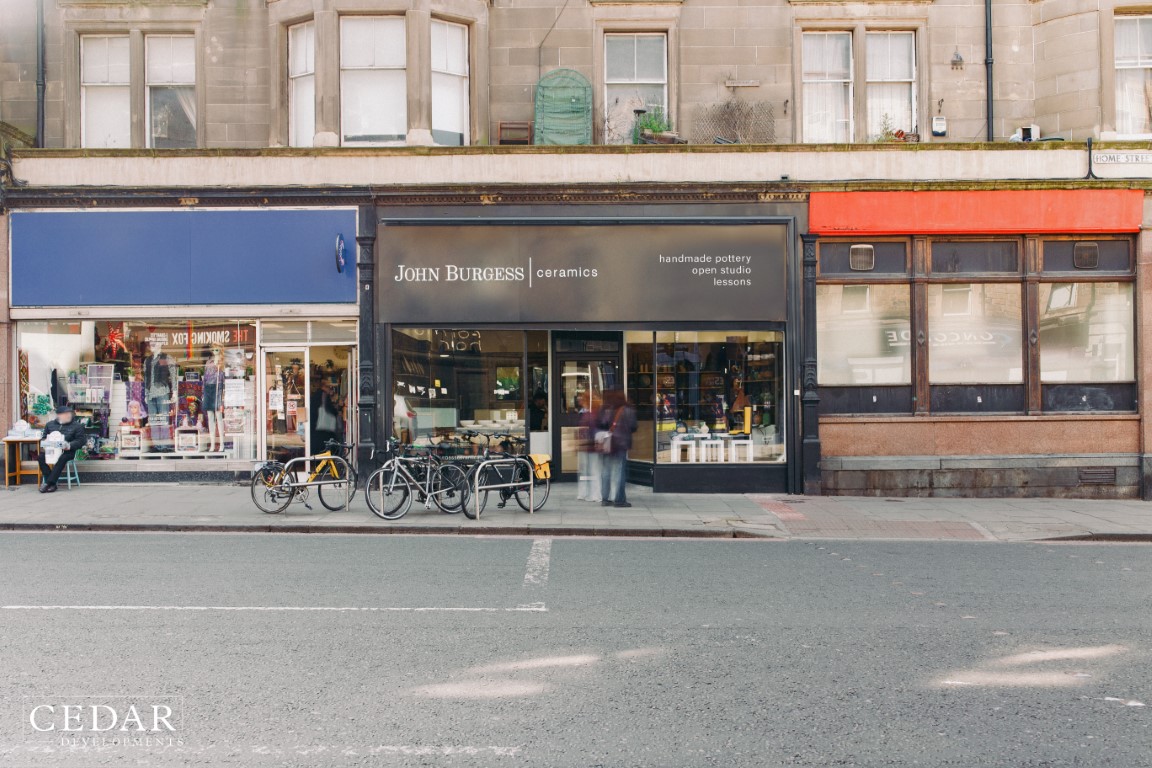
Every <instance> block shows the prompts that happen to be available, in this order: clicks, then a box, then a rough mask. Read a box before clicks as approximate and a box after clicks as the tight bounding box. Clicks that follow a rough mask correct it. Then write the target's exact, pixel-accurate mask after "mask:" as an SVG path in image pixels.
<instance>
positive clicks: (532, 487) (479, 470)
mask: <svg viewBox="0 0 1152 768" xmlns="http://www.w3.org/2000/svg"><path fill="white" fill-rule="evenodd" d="M518 465H523V466H524V467H525V468H526V469H527V479H526V480H522V481H518V480H516V470H515V469H513V471H512V481H511V482H507V483H491V484H485V485H481V484H480V478H481V477H482V476H483V475H484V470H486V469H488V468H489V467H501V466H504V467H513V468H515V467H517V466H518ZM497 472H499V470H497ZM534 472H535V467H533V466H532V462H531V461H529V460H528V459H526V458H524V457H523V456H507V457H502V458H499V459H488V458H486V459H484V460H483V461H481V462H480V463H479V464H477V465H476V480H475V483H474V485H473V488H472V491H473V493H475V494H476V500H475V502H474V503H475V505H476V519H477V520H479V519H480V491H496V490H502V489H505V488H508V489H514V490H521V489H523V488H525V487H527V489H528V514H532V511H533V510H534V509H536V482H535V480H536V478H535V475H534ZM497 477H499V475H497Z"/></svg>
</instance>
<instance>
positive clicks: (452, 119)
mask: <svg viewBox="0 0 1152 768" xmlns="http://www.w3.org/2000/svg"><path fill="white" fill-rule="evenodd" d="M468 122H469V113H468V27H466V26H464V25H463V24H451V23H449V22H447V21H440V20H438V19H433V20H432V139H433V140H434V141H435V142H436V143H437V144H446V145H449V146H456V147H459V146H463V145H465V144H467V143H468V134H469V131H468Z"/></svg>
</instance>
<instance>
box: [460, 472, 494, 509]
mask: <svg viewBox="0 0 1152 768" xmlns="http://www.w3.org/2000/svg"><path fill="white" fill-rule="evenodd" d="M486 472H487V470H486ZM484 483H485V481H484V480H481V481H480V484H481V485H483V484H484ZM475 487H476V468H475V467H474V468H473V469H472V470H471V471H470V472H469V473H468V476H467V478H466V479H465V484H464V503H463V504H462V505H461V509H463V510H464V516H465V517H467V518H468V519H469V520H475V519H477V518H478V517H480V513H482V512H483V511H484V508H485V507H487V506H488V491H480V496H479V500H480V510H479V512H478V511H477V510H476V499H474V498H472V493H473V491H472V489H473V488H475Z"/></svg>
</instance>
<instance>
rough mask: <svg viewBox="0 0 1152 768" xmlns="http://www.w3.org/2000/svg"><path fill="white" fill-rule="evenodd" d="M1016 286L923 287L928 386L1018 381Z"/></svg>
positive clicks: (1021, 370) (1020, 370)
mask: <svg viewBox="0 0 1152 768" xmlns="http://www.w3.org/2000/svg"><path fill="white" fill-rule="evenodd" d="M1020 302H1021V287H1020V284H1019V283H957V284H933V285H929V286H928V338H929V358H928V378H929V381H930V382H931V383H933V384H1018V383H1020V382H1022V381H1023V380H1024V367H1023V361H1022V354H1023V346H1022V342H1023V339H1022V331H1021V323H1022V316H1021V303H1020Z"/></svg>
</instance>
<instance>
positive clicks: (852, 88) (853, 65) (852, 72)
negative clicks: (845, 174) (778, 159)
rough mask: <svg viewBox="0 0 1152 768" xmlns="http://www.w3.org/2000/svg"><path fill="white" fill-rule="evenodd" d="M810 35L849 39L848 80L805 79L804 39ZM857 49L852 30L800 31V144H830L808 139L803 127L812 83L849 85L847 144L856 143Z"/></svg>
mask: <svg viewBox="0 0 1152 768" xmlns="http://www.w3.org/2000/svg"><path fill="white" fill-rule="evenodd" d="M808 35H820V36H825V37H829V36H832V35H845V36H847V37H848V78H847V79H846V80H828V79H820V80H809V79H807V78H806V77H805V72H804V38H805V37H807V36H808ZM855 47H856V32H855V30H852V29H835V28H833V29H809V28H805V29H802V30H801V31H800V46H799V55H800V67H799V76H800V94H801V96H800V98H801V108H802V109H803V110H804V113H803V114H802V115H801V116H800V126H801V129H802V130H801V136H800V142H801V143H803V144H816V143H828V142H816V141H812V140H810V139H809V138H808V136H807V135H806V134H807V131H806V130H803V127H804V126H805V124H806V121H807V115H808V105H807V103H806V101H807V100H806V97H805V96H804V92H805V91H806V86H807V85H809V84H810V83H811V84H824V83H846V84H847V85H848V99H847V101H848V104H847V107H848V108H847V110H846V113H847V115H848V141H847V142H846V143H848V144H851V143H854V141H855V136H856V76H857V62H856V50H855ZM831 143H840V142H831Z"/></svg>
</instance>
